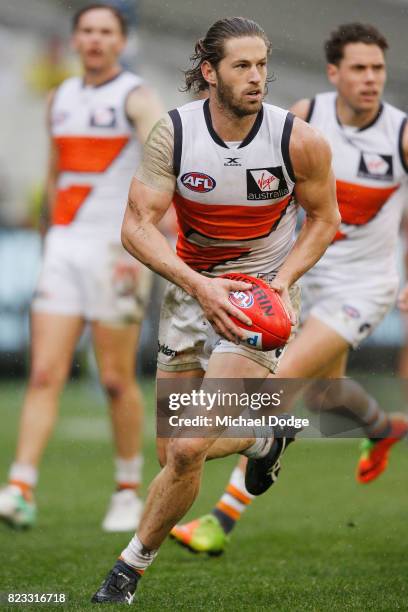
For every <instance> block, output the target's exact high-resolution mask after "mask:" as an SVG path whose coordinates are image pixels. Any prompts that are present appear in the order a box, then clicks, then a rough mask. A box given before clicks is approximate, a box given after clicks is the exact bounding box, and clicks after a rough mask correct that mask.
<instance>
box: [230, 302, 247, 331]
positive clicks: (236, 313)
mask: <svg viewBox="0 0 408 612" xmlns="http://www.w3.org/2000/svg"><path fill="white" fill-rule="evenodd" d="M225 310H226V312H227V313H228V314H229V315H230V316H232V317H235V318H236V319H238V321H241V323H244V324H245V325H252V319H250V318H249V317H248V315H246V314H245V313H244V312H242V310H240V309H239V308H236V307H235V306H233V305H232V304H231V303H229V302H228V306H227V307H226V309H225ZM238 329H239V328H238Z"/></svg>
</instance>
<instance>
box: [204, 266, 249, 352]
mask: <svg viewBox="0 0 408 612" xmlns="http://www.w3.org/2000/svg"><path fill="white" fill-rule="evenodd" d="M238 276H240V275H238ZM248 278H250V277H248ZM251 288H252V284H251V283H250V282H247V281H242V280H234V279H231V278H225V277H221V276H220V277H217V278H206V277H202V279H201V280H200V284H199V285H198V287H197V288H196V291H195V298H196V299H197V300H198V302H199V303H200V306H201V308H202V309H203V311H204V314H205V317H206V319H207V320H208V321H209V322H210V323H211V325H212V326H213V327H214V329H215V331H216V332H217V333H218V334H220V336H223V337H224V338H226V339H227V340H230V341H231V342H234V343H235V344H239V343H240V341H243V340H245V338H246V336H247V332H246V331H245V330H246V329H248V328H249V329H250V327H251V325H252V321H251V319H250V317H249V316H248V315H247V314H246V313H245V312H244V311H243V310H241V309H240V308H239V307H237V306H235V305H234V304H233V303H232V302H231V300H230V299H229V296H230V295H231V293H233V292H245V291H250V290H251Z"/></svg>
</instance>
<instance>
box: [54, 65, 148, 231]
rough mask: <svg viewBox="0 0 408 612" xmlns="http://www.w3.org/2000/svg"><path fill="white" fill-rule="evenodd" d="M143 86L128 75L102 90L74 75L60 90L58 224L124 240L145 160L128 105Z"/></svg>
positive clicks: (57, 112)
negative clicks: (134, 185) (134, 181)
mask: <svg viewBox="0 0 408 612" xmlns="http://www.w3.org/2000/svg"><path fill="white" fill-rule="evenodd" d="M141 83H142V80H141V79H140V77H138V76H136V75H134V74H132V73H130V72H127V71H123V72H121V73H119V74H118V75H117V76H116V77H114V78H113V79H111V80H109V81H107V82H105V83H103V84H101V85H99V86H96V87H94V86H86V85H85V84H84V82H83V80H82V79H81V78H77V77H74V78H70V79H67V80H66V81H64V83H62V85H61V86H60V87H59V88H58V89H57V91H56V94H55V98H54V101H53V104H52V109H51V132H52V137H53V139H54V143H55V145H56V147H57V150H58V159H59V172H60V174H59V178H58V191H57V196H56V201H55V203H54V206H53V215H52V223H53V225H57V226H58V225H59V226H61V225H64V226H67V225H70V227H72V230H73V231H81V232H82V231H86V232H88V233H90V234H94V235H96V234H98V235H99V234H109V235H112V236H117V239H118V241H119V240H120V239H119V236H120V228H121V224H122V219H123V214H124V210H125V205H126V201H127V195H128V191H129V185H130V181H131V178H132V176H133V174H134V171H135V168H136V167H137V165H138V163H139V160H140V146H139V143H138V142H137V141H136V139H135V138H134V130H133V126H132V125H131V123H130V122H129V120H128V118H127V116H126V111H125V105H126V100H127V96H128V95H129V93H130V92H131V91H133V90H134V89H135V88H137V87H139V86H140V84H141Z"/></svg>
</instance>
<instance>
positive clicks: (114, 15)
mask: <svg viewBox="0 0 408 612" xmlns="http://www.w3.org/2000/svg"><path fill="white" fill-rule="evenodd" d="M126 34H127V24H126V22H125V20H124V18H123V16H122V14H121V13H120V12H119V11H118V10H117V9H116V8H114V7H112V6H109V5H104V4H99V3H96V4H92V5H88V6H87V7H85V8H82V9H81V10H79V11H78V12H77V13H76V14H75V16H74V18H73V45H74V48H75V50H76V51H77V53H78V54H79V56H80V59H81V62H82V66H83V71H84V76H83V78H76V77H75V78H70V79H67V80H66V81H64V83H63V84H62V85H61V86H60V87H59V88H58V89H56V90H55V91H54V92H53V93H52V94H51V95H50V99H49V104H48V124H49V132H50V154H49V167H48V178H47V196H48V197H47V200H48V214H49V222H50V225H51V228H50V229H49V231H48V233H47V236H46V239H45V249H44V258H43V264H42V270H41V274H40V279H39V282H38V286H37V290H36V293H35V296H34V300H33V303H32V318H31V372H30V378H29V383H28V389H27V392H26V395H25V399H24V403H23V408H22V414H21V422H20V429H19V436H18V444H17V450H16V456H15V459H14V462H13V464H12V465H11V468H10V472H9V484H8V486H6V487H5V488H3V489H2V490H1V491H0V517H1V518H3V519H4V520H5V521H7V522H9V523H11V524H12V525H18V526H25V527H27V526H31V525H33V524H34V522H35V517H36V506H35V502H34V497H33V490H34V488H35V486H36V484H37V478H38V464H39V461H40V459H41V456H42V454H43V451H44V449H45V446H46V444H47V442H48V439H49V437H50V435H51V433H52V430H53V428H54V424H55V421H56V417H57V412H58V400H59V395H60V392H61V390H62V388H63V386H64V383H65V381H66V379H67V377H68V375H69V372H70V368H71V363H72V357H73V353H74V350H75V347H76V344H77V341H78V339H79V337H80V335H81V333H82V331H83V329H84V326H85V324H86V323H87V322H89V323H90V325H91V331H92V340H93V345H94V349H95V354H96V359H97V363H98V368H99V375H100V380H101V383H102V385H103V387H104V390H105V392H106V395H107V398H108V401H109V404H110V410H111V418H112V429H113V437H114V443H115V451H116V457H115V481H116V486H117V490H116V491H115V492H114V494H113V495H112V499H111V503H110V507H109V509H108V512H107V514H106V516H105V519H104V521H103V528H104V529H105V530H106V531H122V530H131V529H134V528H135V526H136V525H137V524H138V521H139V516H140V513H141V508H142V504H141V501H140V499H139V497H138V495H137V488H138V486H139V484H140V480H141V469H142V456H141V440H140V435H141V428H142V401H141V397H140V392H139V388H138V385H137V383H136V382H135V380H134V373H135V354H136V347H137V342H138V338H139V331H140V322H141V319H142V316H143V311H144V307H145V304H146V301H147V299H148V296H149V290H150V284H151V275H150V272H149V270H147V269H146V268H145V267H144V266H142V265H141V264H139V263H138V262H136V261H135V260H134V259H132V258H131V257H130V256H129V255H128V254H127V253H126V252H125V251H124V249H123V247H122V245H121V242H120V227H121V222H122V218H123V211H124V206H125V203H126V199H127V192H128V188H129V183H130V179H131V177H132V174H133V172H134V168H135V165H136V164H137V163H138V159H139V152H140V145H141V144H142V143H143V142H144V141H145V139H146V137H147V135H148V134H149V132H150V130H151V128H152V126H153V125H154V124H155V122H156V121H157V119H158V118H159V117H160V115H161V113H162V111H161V107H160V104H159V102H158V100H157V99H156V97H155V95H154V94H153V93H152V92H151V91H150V89H149V88H148V87H146V85H144V84H143V82H142V80H141V78H139V77H138V76H136V75H135V74H132V73H131V72H128V71H124V70H122V68H121V66H120V64H119V56H120V54H121V52H122V51H123V49H124V47H125V44H126ZM73 460H74V459H73Z"/></svg>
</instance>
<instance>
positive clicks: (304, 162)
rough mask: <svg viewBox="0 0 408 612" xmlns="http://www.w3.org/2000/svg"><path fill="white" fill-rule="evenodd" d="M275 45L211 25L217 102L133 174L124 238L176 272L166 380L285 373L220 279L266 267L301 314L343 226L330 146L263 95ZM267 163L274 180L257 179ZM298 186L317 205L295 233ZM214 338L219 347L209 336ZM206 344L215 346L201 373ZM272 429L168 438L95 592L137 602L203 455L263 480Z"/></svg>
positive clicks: (280, 446) (256, 31)
mask: <svg viewBox="0 0 408 612" xmlns="http://www.w3.org/2000/svg"><path fill="white" fill-rule="evenodd" d="M269 50H270V43H269V41H268V39H267V37H266V34H265V32H264V31H263V30H262V28H260V26H259V25H258V24H256V23H255V22H253V21H250V20H247V19H244V18H240V17H234V18H229V19H222V20H219V21H217V22H216V23H215V24H213V26H211V27H210V29H209V30H208V32H207V34H206V36H205V37H204V38H203V39H201V40H199V41H198V42H197V44H196V53H195V56H194V59H195V63H194V66H193V68H192V69H191V70H190V71H188V73H187V75H186V85H187V89H189V90H190V89H191V88H193V89H195V90H203V89H207V88H208V89H209V100H208V101H198V102H193V103H190V104H187V105H185V106H182V107H181V108H179V109H176V110H175V111H171V112H170V117H171V120H170V119H169V118H168V117H167V118H164V119H163V120H162V121H160V122H159V123H158V125H157V126H156V127H155V129H154V130H153V131H152V133H151V135H150V137H149V140H148V142H147V144H146V146H145V149H144V155H143V162H142V166H141V168H140V169H139V170H138V172H137V174H136V178H135V179H134V180H133V182H132V186H131V190H130V196H129V204H128V208H127V211H126V214H125V219H124V225H123V230H122V235H123V240H124V244H125V245H126V248H127V249H129V252H131V253H132V254H133V255H134V256H135V257H137V258H138V259H139V260H140V261H142V262H143V263H145V264H146V265H148V266H149V267H150V268H151V269H153V270H155V271H156V272H158V273H159V274H161V275H162V276H163V277H165V278H166V279H167V280H169V281H170V283H169V287H168V291H167V294H166V296H165V299H164V303H163V308H162V319H161V328H160V332H159V334H160V338H161V340H162V341H165V340H166V341H167V339H169V338H170V339H173V338H176V340H177V342H178V347H177V348H178V350H173V347H172V346H168V347H167V348H168V350H166V353H165V354H164V355H165V357H166V358H167V359H166V360H165V362H163V361H162V360H161V355H160V360H159V362H158V378H159V379H162V380H167V381H168V380H170V379H173V380H174V381H177V382H178V383H179V384H181V383H182V381H183V379H185V378H186V377H189V378H197V377H199V378H202V377H204V376H205V377H209V378H231V377H234V378H248V377H250V378H259V379H263V378H265V377H266V376H267V375H268V373H269V372H270V371H271V370H274V368H275V365H276V354H275V352H274V351H271V352H270V353H272V354H269V355H268V354H267V353H266V354H265V355H264V359H265V360H264V361H263V362H261V361H260V359H259V358H258V356H257V354H256V353H257V352H256V351H254V350H253V349H251V348H249V347H248V348H247V347H244V346H240V345H238V339H240V338H242V339H243V337H244V334H243V332H242V330H240V328H239V327H238V326H236V325H235V324H234V323H233V322H232V320H231V318H230V316H229V315H230V314H234V315H235V316H237V317H238V318H239V319H240V320H241V321H243V320H247V317H245V315H243V313H242V312H239V311H237V310H236V309H235V308H234V307H233V306H232V304H231V303H230V302H229V300H228V294H229V292H230V291H231V290H240V289H248V288H249V285H248V284H246V283H240V282H236V281H230V280H227V279H225V278H219V275H220V274H222V273H223V272H225V271H233V270H244V269H245V270H246V271H247V272H252V273H253V274H261V273H262V274H265V276H268V275H270V277H271V278H273V280H272V281H271V286H273V287H274V288H275V290H276V291H278V292H279V293H280V294H281V295H282V297H283V299H284V300H285V302H286V304H287V307H288V310H290V311H291V312H292V323H295V316H294V313H293V308H292V304H291V301H290V297H289V290H290V288H291V287H292V286H293V285H294V283H295V282H296V281H297V280H298V279H299V277H300V276H302V274H304V272H305V271H306V270H307V269H309V268H310V267H311V266H312V265H313V264H314V263H315V262H316V261H317V259H318V258H319V257H321V255H322V254H323V253H324V251H325V249H326V248H327V246H328V244H330V242H331V240H332V239H333V237H334V235H335V232H336V230H337V228H338V225H339V213H338V207H337V202H336V199H335V185H334V178H333V175H332V172H331V168H330V163H331V159H330V153H329V147H328V145H327V143H326V141H325V140H324V138H323V137H322V136H321V135H320V133H318V132H317V131H316V130H314V129H313V128H311V127H310V126H308V125H307V124H305V123H304V122H301V121H299V120H298V119H296V118H294V117H293V116H292V115H291V113H288V112H287V111H284V110H283V109H280V108H278V107H275V106H272V105H269V104H264V103H263V98H264V94H265V86H266V79H267V56H268V51H269ZM228 143H230V144H228ZM231 146H232V147H234V146H236V147H237V148H233V149H231ZM231 158H233V159H234V160H235V161H234V163H232V162H231ZM260 170H263V171H264V176H265V177H267V179H265V180H267V185H265V184H264V183H262V182H259V180H258V181H257V180H254V178H255V177H254V174H255V176H257V175H256V172H257V171H260ZM271 176H272V177H273V179H272V180H270V178H271ZM294 188H296V195H297V197H298V199H299V201H300V202H301V203H302V206H303V208H304V209H305V210H306V213H307V219H306V222H305V224H304V226H303V228H302V230H301V232H300V234H299V236H298V238H297V240H296V241H294V240H293V236H294V229H295V227H294V225H295V224H294V215H293V214H292V210H293V209H294V206H295V204H294V202H293V194H294ZM173 198H174V199H175V203H176V207H177V213H178V219H179V226H180V231H179V241H178V245H177V254H175V253H174V251H173V250H172V248H171V246H170V244H169V243H168V242H167V241H166V240H165V238H164V236H163V235H162V234H161V233H160V232H159V231H158V229H157V224H158V222H159V221H160V218H161V217H162V216H163V215H164V213H165V212H166V210H167V209H168V208H169V206H170V204H171V202H172V200H173ZM284 211H287V215H288V216H287V218H284V217H285V214H284ZM245 238H246V240H245ZM244 243H245V244H244ZM152 245H154V249H152V248H151V247H152ZM244 266H245V268H244ZM208 322H210V323H211V325H212V327H211V326H210V325H209V324H208ZM214 331H215V332H216V334H214ZM214 335H216V336H217V335H218V339H220V340H221V341H220V343H219V344H217V341H215V342H214V343H212V338H213V336H214ZM220 337H221V338H220ZM206 341H207V343H208V344H210V345H211V347H210V348H212V349H214V347H216V348H215V350H213V351H212V352H211V351H210V356H209V362H208V366H207V370H206V372H204V370H203V367H204V365H205V364H204V357H205V354H204V353H205V344H206ZM189 355H191V357H190V359H189ZM270 433H271V437H269V438H261V437H259V438H258V437H251V438H248V439H228V440H227V439H223V440H218V439H214V438H212V439H209V438H205V439H202V438H195V439H186V438H168V439H165V438H162V439H161V440H160V441H159V442H160V445H159V449H158V450H159V457H160V460H161V463H162V465H163V469H162V470H161V472H160V473H159V475H158V476H157V477H156V478H155V479H154V481H153V483H152V484H151V486H150V488H149V495H148V498H147V501H146V506H145V510H144V512H143V516H142V519H141V523H140V528H139V531H138V534H137V535H135V537H134V538H133V539H132V540H131V542H130V543H129V545H128V546H127V548H126V549H125V550H124V551H123V552H122V555H121V559H120V560H119V561H118V562H117V563H116V565H115V567H114V568H113V570H112V572H110V573H109V575H108V577H107V578H106V580H105V581H104V583H103V584H102V585H101V587H100V588H99V589H98V592H97V593H96V594H95V595H94V597H93V600H92V601H93V602H95V603H103V602H128V603H130V602H131V600H132V598H133V595H134V592H135V590H136V587H137V582H138V580H139V579H140V576H141V574H142V573H143V572H144V570H145V569H146V568H147V567H148V566H149V565H150V564H151V563H152V561H153V560H154V558H155V556H156V554H157V550H158V548H159V546H160V545H161V543H162V542H163V541H164V539H165V538H166V536H167V535H168V533H169V531H170V529H171V528H172V526H173V525H174V524H175V523H176V522H177V520H178V518H181V517H182V516H183V515H184V514H185V513H186V512H187V510H188V509H189V507H190V506H191V504H192V503H193V501H194V499H195V497H196V496H197V493H198V489H199V484H200V479H201V473H202V469H203V465H204V461H205V460H206V459H209V458H216V457H223V456H226V455H229V454H232V453H237V452H242V453H244V454H247V455H248V456H250V457H251V465H252V466H253V467H254V474H253V476H254V479H255V480H256V479H258V478H265V476H266V475H267V474H269V469H271V470H273V469H274V466H275V465H276V462H277V461H278V458H279V456H280V455H281V454H282V452H283V450H284V447H285V440H284V439H280V440H279V439H278V438H276V439H274V437H273V434H272V432H270ZM260 459H262V460H261V461H260ZM269 484H272V481H270V483H269Z"/></svg>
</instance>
